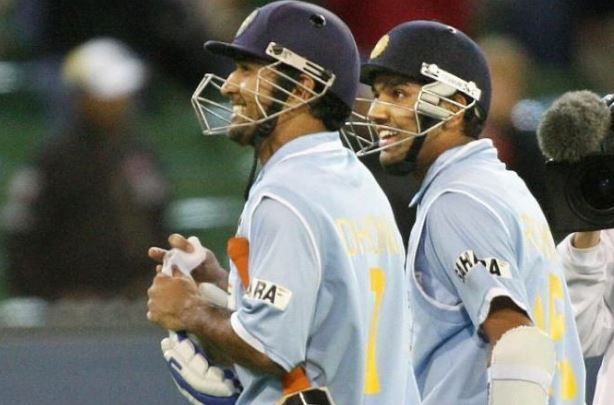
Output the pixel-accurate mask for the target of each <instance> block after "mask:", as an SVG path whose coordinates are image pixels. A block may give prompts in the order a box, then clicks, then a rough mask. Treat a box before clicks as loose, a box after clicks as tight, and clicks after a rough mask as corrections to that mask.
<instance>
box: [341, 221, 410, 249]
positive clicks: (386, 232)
mask: <svg viewBox="0 0 614 405" xmlns="http://www.w3.org/2000/svg"><path fill="white" fill-rule="evenodd" d="M336 223H337V233H338V234H339V236H340V237H341V240H342V241H343V245H344V248H345V252H346V253H347V255H348V256H356V255H365V254H375V255H381V254H398V253H401V252H403V248H402V246H401V244H400V243H399V240H398V239H397V238H396V228H395V227H396V225H395V224H393V223H391V222H390V221H388V220H385V219H383V218H378V217H374V216H368V217H366V218H360V219H355V218H338V219H337V220H336Z"/></svg>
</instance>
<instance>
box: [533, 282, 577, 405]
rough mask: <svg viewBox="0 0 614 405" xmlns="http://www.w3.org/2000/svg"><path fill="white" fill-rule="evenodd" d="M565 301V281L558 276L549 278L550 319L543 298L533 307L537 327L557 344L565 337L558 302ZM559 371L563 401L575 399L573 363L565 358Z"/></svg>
mask: <svg viewBox="0 0 614 405" xmlns="http://www.w3.org/2000/svg"><path fill="white" fill-rule="evenodd" d="M562 299H563V281H562V280H561V278H560V277H559V276H557V275H556V274H552V273H550V275H549V276H548V318H546V314H545V311H544V301H543V298H542V297H540V296H537V297H536V298H535V304H534V305H533V318H534V319H535V326H537V327H538V328H539V329H541V330H543V331H544V332H546V333H548V335H549V336H550V338H551V339H552V340H553V341H554V342H555V343H556V342H557V341H559V340H561V339H562V338H563V336H565V314H564V313H560V312H559V311H557V309H556V306H557V302H561V300H562ZM556 366H557V371H558V374H559V380H560V382H561V391H560V395H561V399H565V400H570V399H574V398H575V397H576V395H577V393H578V385H577V382H576V375H575V373H574V371H573V366H572V365H571V362H570V361H569V360H568V359H566V358H564V359H561V361H559V362H558V363H557V365H556Z"/></svg>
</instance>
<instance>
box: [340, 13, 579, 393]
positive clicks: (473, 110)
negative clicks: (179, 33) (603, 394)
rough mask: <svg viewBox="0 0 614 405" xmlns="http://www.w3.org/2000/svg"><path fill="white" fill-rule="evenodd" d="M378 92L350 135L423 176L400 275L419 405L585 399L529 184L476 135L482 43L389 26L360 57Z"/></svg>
mask: <svg viewBox="0 0 614 405" xmlns="http://www.w3.org/2000/svg"><path fill="white" fill-rule="evenodd" d="M361 81H362V82H363V83H365V84H368V85H370V86H371V88H372V90H373V94H374V99H373V100H369V102H370V107H369V110H368V113H367V117H365V118H366V120H364V121H361V120H353V121H351V122H350V123H349V124H348V128H347V133H348V134H349V135H352V136H353V137H354V138H356V139H355V140H354V142H358V145H359V146H361V149H360V151H359V154H361V155H364V154H368V153H374V152H379V154H380V155H379V157H380V163H381V164H382V165H383V166H384V167H385V168H387V169H388V170H389V171H391V172H392V173H394V174H400V175H407V174H409V173H412V174H413V175H414V176H415V177H416V178H417V179H418V180H419V181H420V183H421V186H420V189H419V191H418V192H417V194H416V195H415V196H414V197H413V200H412V201H411V204H412V205H416V206H417V217H416V222H415V224H414V226H413V228H412V231H411V235H410V238H409V242H408V254H407V262H406V266H407V272H408V279H409V281H408V290H409V295H410V303H411V306H412V311H413V314H414V324H413V327H412V337H411V344H412V358H413V366H414V369H415V373H416V379H417V383H418V387H419V390H420V394H421V396H422V400H423V403H424V404H429V405H441V404H460V405H478V404H480V405H481V404H493V405H503V404H505V405H512V404H525V405H527V404H530V405H533V404H545V403H550V404H582V403H584V378H585V375H584V366H583V359H582V352H581V348H580V344H579V340H578V336H577V332H576V326H575V323H574V316H573V312H572V309H571V306H570V300H569V296H568V292H567V287H566V285H565V281H564V278H563V272H562V267H561V264H560V262H559V259H558V257H557V255H556V253H555V249H554V243H553V239H552V236H551V234H550V230H549V228H548V225H547V222H546V220H545V218H544V215H543V213H542V211H541V209H540V207H539V205H538V203H537V202H536V201H535V199H534V198H533V197H532V196H531V194H530V193H529V191H528V189H527V187H526V185H525V184H524V182H523V181H522V180H521V179H520V178H519V177H518V176H517V175H516V174H515V173H514V172H511V171H508V170H506V168H505V165H504V164H503V163H502V162H501V161H500V160H499V159H498V158H497V151H496V149H495V148H494V147H493V145H492V142H491V141H490V140H486V139H483V140H478V137H479V134H480V131H481V127H482V124H483V122H484V121H485V119H486V117H487V115H488V108H489V103H490V93H491V90H490V88H491V85H490V76H489V71H488V66H487V64H486V61H485V59H484V56H483V55H482V52H481V50H480V49H479V48H478V46H477V45H476V44H475V43H474V42H473V41H472V40H471V39H470V38H469V37H467V36H466V35H464V34H463V33H462V32H460V31H458V30H457V29H455V28H453V27H450V26H447V25H444V24H440V23H437V22H432V21H413V22H409V23H404V24H401V25H399V26H397V27H395V28H393V29H392V30H391V31H390V32H389V33H388V34H386V35H385V36H384V37H383V38H382V39H381V40H380V41H379V42H378V44H377V45H376V46H375V48H374V49H373V51H372V53H371V56H370V58H369V60H368V62H367V63H366V64H364V65H363V67H362V74H361Z"/></svg>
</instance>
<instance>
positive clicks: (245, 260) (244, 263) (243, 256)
mask: <svg viewBox="0 0 614 405" xmlns="http://www.w3.org/2000/svg"><path fill="white" fill-rule="evenodd" d="M226 251H227V253H228V257H230V260H232V262H233V263H234V265H235V267H236V268H237V271H238V272H239V278H241V284H243V288H247V287H249V265H248V264H249V241H248V240H247V238H243V237H239V236H235V237H232V238H230V239H228V245H227V248H226Z"/></svg>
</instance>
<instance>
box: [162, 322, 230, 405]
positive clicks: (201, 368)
mask: <svg viewBox="0 0 614 405" xmlns="http://www.w3.org/2000/svg"><path fill="white" fill-rule="evenodd" d="M161 347H162V353H163V354H164V359H165V360H166V363H167V366H168V368H169V370H170V373H171V376H172V377H173V382H174V383H175V385H176V386H177V388H178V389H179V392H180V393H181V394H182V395H183V396H184V397H185V398H187V400H188V401H189V403H190V404H193V405H233V404H234V403H235V402H236V401H237V398H238V397H239V393H240V392H241V390H242V387H241V384H240V383H239V381H238V379H237V378H236V376H235V374H234V372H233V371H232V370H229V369H226V370H222V369H221V368H219V367H215V366H213V365H212V364H211V363H210V362H209V361H208V360H207V358H206V356H205V353H204V351H203V350H202V348H201V347H200V345H198V344H197V343H194V342H193V341H192V340H191V339H190V338H189V337H188V336H187V335H186V334H185V333H177V334H175V333H173V334H171V335H170V336H169V337H168V338H164V339H163V340H162V342H161Z"/></svg>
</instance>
